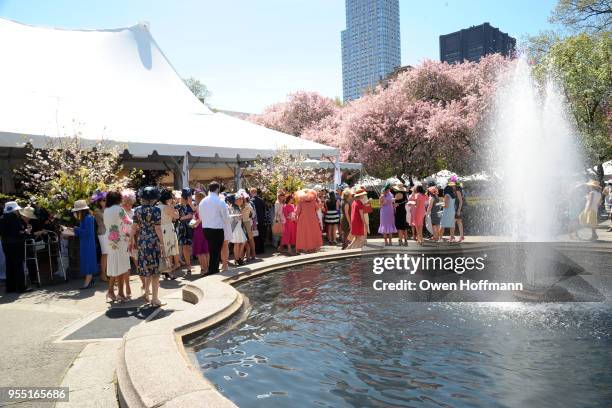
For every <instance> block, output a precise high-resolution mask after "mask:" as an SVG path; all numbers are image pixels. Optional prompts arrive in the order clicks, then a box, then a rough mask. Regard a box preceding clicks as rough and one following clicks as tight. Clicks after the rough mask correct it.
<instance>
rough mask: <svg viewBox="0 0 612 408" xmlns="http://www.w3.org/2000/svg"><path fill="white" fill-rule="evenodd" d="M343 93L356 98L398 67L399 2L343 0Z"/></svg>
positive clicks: (347, 96) (387, 0)
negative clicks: (344, 9) (344, 24)
mask: <svg viewBox="0 0 612 408" xmlns="http://www.w3.org/2000/svg"><path fill="white" fill-rule="evenodd" d="M341 39H342V91H343V97H344V100H345V101H350V100H353V99H357V98H359V97H360V96H362V95H363V94H364V93H365V91H367V90H368V89H371V88H374V87H375V86H376V85H377V84H378V82H379V81H381V80H382V79H384V78H386V77H387V75H388V74H389V73H391V72H392V71H393V69H394V68H396V67H398V66H400V65H401V51H400V23H399V0H346V30H344V31H342V34H341Z"/></svg>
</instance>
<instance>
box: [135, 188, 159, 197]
mask: <svg viewBox="0 0 612 408" xmlns="http://www.w3.org/2000/svg"><path fill="white" fill-rule="evenodd" d="M160 194H161V193H160V191H159V189H158V188H157V187H153V186H149V187H144V188H142V189H141V190H140V192H139V194H138V195H139V196H140V199H141V200H147V201H156V200H159V196H160Z"/></svg>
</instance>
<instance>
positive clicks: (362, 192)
mask: <svg viewBox="0 0 612 408" xmlns="http://www.w3.org/2000/svg"><path fill="white" fill-rule="evenodd" d="M366 194H368V192H367V191H366V189H365V188H363V187H361V188H358V189H357V190H355V193H354V194H353V197H361V196H363V195H366Z"/></svg>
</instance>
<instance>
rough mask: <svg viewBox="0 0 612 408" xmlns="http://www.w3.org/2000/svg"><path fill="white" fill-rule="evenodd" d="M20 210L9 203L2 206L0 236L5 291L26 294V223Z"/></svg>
mask: <svg viewBox="0 0 612 408" xmlns="http://www.w3.org/2000/svg"><path fill="white" fill-rule="evenodd" d="M20 210H22V208H21V207H20V206H19V205H18V204H17V203H16V202H15V201H9V202H7V203H6V204H5V205H4V211H3V213H4V214H3V215H2V217H0V236H1V237H2V250H3V251H4V257H5V259H6V291H7V292H27V291H28V290H30V289H29V288H28V284H27V278H26V274H25V269H24V267H23V266H24V260H25V251H24V248H25V247H24V244H25V239H26V233H27V232H26V226H27V224H26V222H25V221H24V220H23V218H22V216H21V214H20Z"/></svg>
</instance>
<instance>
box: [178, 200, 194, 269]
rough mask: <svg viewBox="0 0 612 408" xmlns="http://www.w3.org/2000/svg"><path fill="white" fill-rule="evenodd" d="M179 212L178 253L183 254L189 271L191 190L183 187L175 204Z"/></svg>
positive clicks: (191, 216) (191, 234) (191, 236)
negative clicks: (179, 200) (177, 203)
mask: <svg viewBox="0 0 612 408" xmlns="http://www.w3.org/2000/svg"><path fill="white" fill-rule="evenodd" d="M177 210H178V213H179V222H178V231H177V235H178V243H179V246H180V247H181V251H180V253H181V254H182V255H183V260H184V265H185V266H186V267H187V268H188V269H189V271H191V243H192V239H193V229H192V228H191V227H190V226H189V223H190V222H191V220H192V219H193V214H194V212H195V211H194V207H193V203H192V201H191V190H190V189H189V188H184V189H183V191H182V192H181V203H180V204H179V205H178V206H177Z"/></svg>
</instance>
